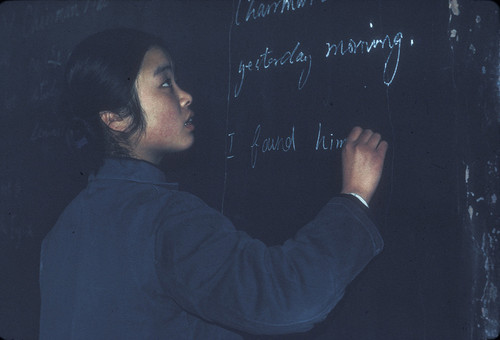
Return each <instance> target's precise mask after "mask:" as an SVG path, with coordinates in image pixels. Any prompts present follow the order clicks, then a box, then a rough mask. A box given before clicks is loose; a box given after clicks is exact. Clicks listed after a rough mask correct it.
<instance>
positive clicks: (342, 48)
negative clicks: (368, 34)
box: [325, 32, 403, 86]
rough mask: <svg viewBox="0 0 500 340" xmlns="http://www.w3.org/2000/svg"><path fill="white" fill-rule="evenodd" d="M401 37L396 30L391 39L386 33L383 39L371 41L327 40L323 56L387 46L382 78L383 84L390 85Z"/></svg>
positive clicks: (399, 53) (397, 62)
mask: <svg viewBox="0 0 500 340" xmlns="http://www.w3.org/2000/svg"><path fill="white" fill-rule="evenodd" d="M402 39H403V33H401V32H398V33H396V35H395V36H394V38H393V39H391V38H390V37H389V35H386V36H385V38H384V39H373V40H372V41H364V40H359V41H358V42H356V41H354V40H353V39H348V40H346V41H344V40H340V41H339V42H338V43H332V42H327V43H326V47H327V49H326V54H325V57H326V58H329V57H330V56H337V55H340V56H344V55H345V54H348V53H349V54H356V53H365V52H366V53H370V52H371V51H372V50H373V49H375V48H377V47H379V46H380V47H381V48H382V49H384V48H386V47H388V48H389V49H390V52H389V55H388V56H387V59H386V61H385V65H384V73H383V80H384V84H385V85H387V86H390V85H391V84H392V81H393V80H394V77H395V76H396V72H397V70H398V65H399V57H400V55H401V40H402ZM394 49H396V51H397V52H396V54H393V51H394ZM393 59H395V60H393Z"/></svg>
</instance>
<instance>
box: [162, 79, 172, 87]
mask: <svg viewBox="0 0 500 340" xmlns="http://www.w3.org/2000/svg"><path fill="white" fill-rule="evenodd" d="M171 86H172V80H171V79H170V78H169V79H167V80H165V81H164V82H163V84H161V87H171Z"/></svg>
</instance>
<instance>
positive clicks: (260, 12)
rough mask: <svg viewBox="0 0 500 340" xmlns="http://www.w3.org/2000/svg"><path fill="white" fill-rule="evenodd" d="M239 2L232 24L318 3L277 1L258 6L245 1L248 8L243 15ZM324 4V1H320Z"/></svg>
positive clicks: (310, 0) (309, 1)
mask: <svg viewBox="0 0 500 340" xmlns="http://www.w3.org/2000/svg"><path fill="white" fill-rule="evenodd" d="M241 2H242V1H241V0H239V1H238V6H237V8H236V13H235V16H234V22H235V24H236V25H240V24H241V21H240V19H242V20H244V21H245V22H248V21H249V20H257V19H259V18H260V19H263V18H265V17H267V16H269V15H281V14H283V13H286V12H290V11H292V12H294V11H296V10H299V9H302V8H304V7H306V6H312V5H314V4H315V3H317V2H319V1H314V0H277V1H265V2H264V1H263V2H260V3H258V4H256V3H255V1H254V0H247V3H248V7H246V14H244V15H243V13H244V12H245V10H244V9H243V8H242V4H241ZM321 2H322V3H323V2H326V0H321Z"/></svg>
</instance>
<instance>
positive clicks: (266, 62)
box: [234, 42, 312, 98]
mask: <svg viewBox="0 0 500 340" xmlns="http://www.w3.org/2000/svg"><path fill="white" fill-rule="evenodd" d="M299 46H300V42H297V43H296V44H295V47H294V48H292V49H290V50H288V51H285V52H284V53H283V54H278V57H277V58H275V57H273V56H271V54H273V51H272V50H271V49H269V47H266V49H265V51H264V52H263V53H262V54H260V55H259V56H258V57H257V58H256V59H254V60H255V61H252V60H248V61H243V60H241V61H240V65H239V67H238V74H239V77H240V78H239V82H238V84H236V86H235V87H234V97H235V98H236V97H238V96H239V95H240V92H241V88H242V87H243V83H244V81H245V77H246V76H247V73H248V72H258V71H262V70H266V69H268V68H270V67H275V68H276V67H285V66H290V65H293V64H296V63H301V64H304V66H303V68H302V70H301V71H300V76H299V80H298V82H297V87H298V89H299V90H301V89H302V88H303V87H304V85H305V84H306V83H307V79H308V78H309V74H310V73H311V65H312V57H311V55H310V54H306V53H305V52H304V51H299Z"/></svg>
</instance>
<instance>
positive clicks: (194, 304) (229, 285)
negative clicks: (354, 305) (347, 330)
mask: <svg viewBox="0 0 500 340" xmlns="http://www.w3.org/2000/svg"><path fill="white" fill-rule="evenodd" d="M183 195H184V194H181V196H182V197H183V198H182V200H180V201H177V202H175V203H170V204H167V207H165V210H164V211H169V213H168V216H165V217H164V218H162V219H161V220H162V223H161V225H160V228H159V230H158V233H157V236H156V247H155V248H156V266H157V272H158V276H159V278H160V281H161V284H162V287H163V288H164V290H165V292H166V293H167V294H168V295H169V296H170V297H171V298H173V299H174V300H175V301H176V302H177V303H178V304H179V305H180V306H182V307H183V308H184V309H186V310H187V311H188V312H190V313H193V314H195V315H198V316H199V317H201V318H203V319H205V320H207V321H209V322H214V323H217V324H220V325H223V326H225V327H229V328H233V329H237V330H241V331H245V332H248V333H253V334H283V333H292V332H302V331H307V330H309V329H310V328H312V327H313V325H314V324H315V323H317V322H320V321H322V320H323V319H324V318H325V317H326V316H327V315H328V313H329V312H330V311H331V310H332V309H333V308H334V306H335V305H336V304H337V302H338V301H339V300H340V299H341V298H342V296H343V294H344V290H345V288H346V286H347V285H348V284H349V283H350V282H351V281H352V280H353V279H354V277H356V275H357V274H358V273H359V272H360V271H361V270H362V269H363V268H364V267H365V266H366V265H367V263H368V262H369V261H370V260H371V259H372V258H373V257H374V256H375V255H377V254H378V253H379V252H380V251H381V250H382V247H383V241H382V238H381V237H380V234H379V232H378V231H377V229H376V227H375V226H374V224H373V223H372V222H371V220H370V219H369V218H368V216H367V215H366V212H365V211H363V209H362V208H361V207H360V206H359V204H357V203H356V202H353V201H352V200H350V199H346V198H345V197H336V198H333V199H332V200H331V201H330V202H329V203H328V204H327V205H326V206H325V207H324V208H323V209H322V210H321V211H320V212H319V214H318V215H317V217H316V218H315V219H314V220H312V221H311V222H310V223H308V224H307V225H305V226H304V227H303V228H301V229H300V230H299V232H298V233H297V234H296V236H295V237H294V238H293V239H290V240H288V241H287V242H285V243H284V244H283V245H282V246H275V247H267V246H266V245H265V244H264V243H262V242H261V241H259V240H256V239H253V238H251V237H250V236H249V235H248V234H246V233H244V232H241V231H237V230H235V228H234V226H233V225H232V224H231V222H230V221H228V220H227V219H226V218H225V217H224V216H223V215H221V214H220V213H219V212H217V211H215V210H213V209H211V208H209V207H208V206H206V205H205V204H204V203H203V202H202V201H201V200H199V199H197V198H196V197H193V196H191V195H189V194H185V196H183Z"/></svg>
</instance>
